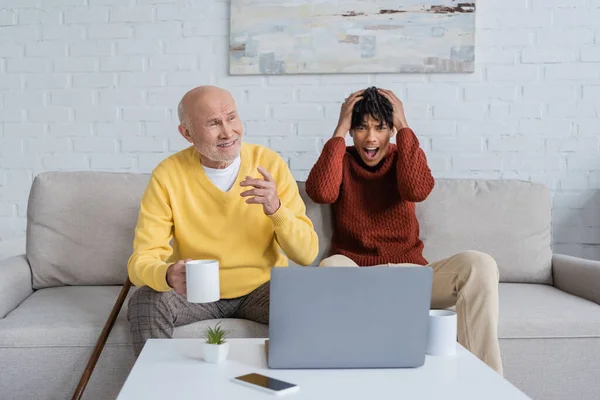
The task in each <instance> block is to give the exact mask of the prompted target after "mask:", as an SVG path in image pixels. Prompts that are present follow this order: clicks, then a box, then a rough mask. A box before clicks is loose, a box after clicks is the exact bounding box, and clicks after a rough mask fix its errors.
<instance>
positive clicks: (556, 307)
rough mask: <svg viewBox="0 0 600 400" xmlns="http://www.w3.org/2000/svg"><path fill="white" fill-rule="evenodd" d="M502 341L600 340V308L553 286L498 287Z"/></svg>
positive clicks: (518, 285)
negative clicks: (545, 339) (543, 339)
mask: <svg viewBox="0 0 600 400" xmlns="http://www.w3.org/2000/svg"><path fill="white" fill-rule="evenodd" d="M499 291H500V293H499V297H500V314H499V328H498V336H499V337H500V338H501V339H533V338H600V305H598V304H596V303H592V302H591V301H587V300H584V299H582V298H580V297H576V296H573V295H570V294H568V293H565V292H563V291H561V290H558V289H556V288H555V287H553V286H548V285H537V284H525V283H501V284H500V288H499Z"/></svg>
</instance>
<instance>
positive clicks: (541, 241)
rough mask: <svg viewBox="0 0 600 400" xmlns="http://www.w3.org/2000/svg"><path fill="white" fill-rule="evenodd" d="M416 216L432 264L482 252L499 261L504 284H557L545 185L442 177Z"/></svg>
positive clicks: (548, 197) (548, 202)
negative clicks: (455, 255) (477, 251)
mask: <svg viewBox="0 0 600 400" xmlns="http://www.w3.org/2000/svg"><path fill="white" fill-rule="evenodd" d="M417 217H418V219H419V224H420V228H421V238H422V240H423V243H424V244H425V249H424V256H425V258H426V259H427V260H428V261H435V260H439V259H442V258H446V257H449V256H451V255H453V254H456V253H458V252H461V251H465V250H479V251H482V252H485V253H488V254H489V255H491V256H492V257H493V258H494V259H495V260H496V262H497V263H498V269H499V271H500V281H501V282H522V283H547V284H551V283H552V271H551V259H552V250H551V240H552V234H551V200H550V195H549V192H548V190H547V189H546V187H545V186H543V185H540V184H535V183H531V182H524V181H518V180H470V179H465V180H461V179H456V180H454V179H438V180H436V184H435V188H434V189H433V192H432V193H431V194H430V195H429V197H428V198H427V199H426V200H425V201H424V202H422V203H418V204H417Z"/></svg>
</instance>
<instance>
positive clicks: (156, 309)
mask: <svg viewBox="0 0 600 400" xmlns="http://www.w3.org/2000/svg"><path fill="white" fill-rule="evenodd" d="M269 287H270V285H269V282H267V283H265V284H263V285H261V286H259V287H258V288H256V289H255V290H254V291H252V292H251V293H249V294H247V295H245V296H242V297H237V298H234V299H221V300H219V301H216V302H214V303H206V304H196V303H189V302H188V301H187V300H186V298H185V297H184V296H181V295H179V294H177V293H175V291H174V290H170V291H168V292H157V291H155V290H154V289H151V288H149V287H148V286H143V287H141V288H139V289H137V290H136V291H135V292H134V293H133V295H132V296H131V298H130V299H129V303H128V310H127V319H128V320H129V325H130V329H131V337H132V342H133V351H134V353H135V355H136V357H137V356H138V355H139V354H140V352H141V351H142V348H143V347H144V344H145V343H146V340H148V339H150V338H171V337H172V336H173V330H174V329H175V327H177V326H181V325H188V324H191V323H194V322H198V321H204V320H207V319H218V318H240V319H248V320H251V321H255V322H259V323H263V324H268V323H269Z"/></svg>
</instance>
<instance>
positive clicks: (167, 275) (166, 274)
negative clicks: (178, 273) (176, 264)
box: [165, 264, 173, 289]
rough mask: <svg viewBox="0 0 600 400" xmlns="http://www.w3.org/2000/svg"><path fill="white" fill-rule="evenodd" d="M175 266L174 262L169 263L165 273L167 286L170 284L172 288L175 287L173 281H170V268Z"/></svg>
mask: <svg viewBox="0 0 600 400" xmlns="http://www.w3.org/2000/svg"><path fill="white" fill-rule="evenodd" d="M172 266H173V264H171V265H169V266H168V267H167V272H166V273H165V281H166V282H167V286H169V287H170V288H171V289H172V288H173V285H171V282H169V269H170V268H171V267H172Z"/></svg>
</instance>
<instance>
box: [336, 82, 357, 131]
mask: <svg viewBox="0 0 600 400" xmlns="http://www.w3.org/2000/svg"><path fill="white" fill-rule="evenodd" d="M363 92H364V89H363V90H359V91H358V92H354V93H352V94H351V95H350V96H349V97H347V98H346V101H345V102H344V104H342V109H341V110H340V119H339V120H338V124H337V127H336V128H335V132H334V134H333V137H342V138H343V137H346V133H348V131H349V130H350V126H351V125H352V110H353V109H354V105H355V104H356V102H357V101H359V100H360V99H362V93H363Z"/></svg>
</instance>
